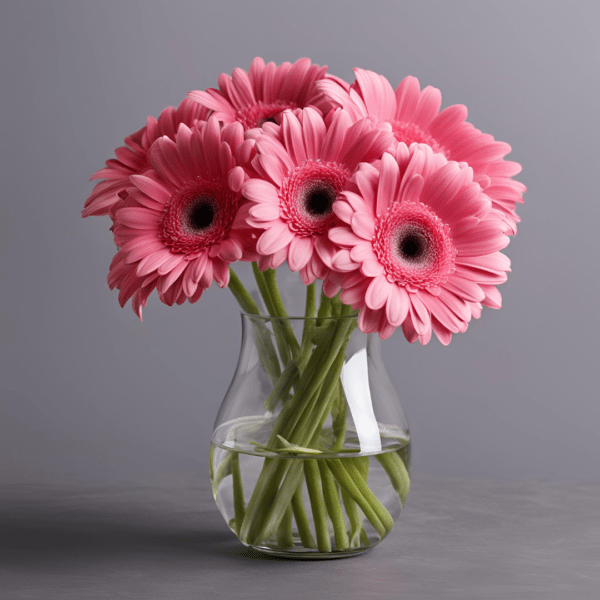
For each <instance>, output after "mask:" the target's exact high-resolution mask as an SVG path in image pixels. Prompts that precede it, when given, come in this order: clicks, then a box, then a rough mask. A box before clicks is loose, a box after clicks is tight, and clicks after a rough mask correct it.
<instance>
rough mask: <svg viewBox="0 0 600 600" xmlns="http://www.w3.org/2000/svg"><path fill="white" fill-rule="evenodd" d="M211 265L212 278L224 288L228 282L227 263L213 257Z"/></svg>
mask: <svg viewBox="0 0 600 600" xmlns="http://www.w3.org/2000/svg"><path fill="white" fill-rule="evenodd" d="M212 265H213V278H214V280H215V281H216V282H217V285H218V286H219V287H220V288H225V287H227V285H228V284H229V265H228V264H227V263H226V262H225V261H223V260H220V259H218V258H217V259H215V260H213V262H212Z"/></svg>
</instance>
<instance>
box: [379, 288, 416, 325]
mask: <svg viewBox="0 0 600 600" xmlns="http://www.w3.org/2000/svg"><path fill="white" fill-rule="evenodd" d="M409 309H410V299H409V297H408V292H407V291H406V290H405V289H404V288H403V287H401V286H397V285H395V286H393V289H392V291H391V293H390V296H389V298H388V300H387V304H386V305H385V310H386V316H387V319H388V321H389V322H390V324H391V325H393V326H394V327H399V326H400V325H402V323H403V322H404V320H405V319H406V316H407V315H408V311H409Z"/></svg>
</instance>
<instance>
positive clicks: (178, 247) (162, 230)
mask: <svg viewBox="0 0 600 600" xmlns="http://www.w3.org/2000/svg"><path fill="white" fill-rule="evenodd" d="M242 142H243V128H242V126H241V125H240V124H239V123H233V124H231V125H228V126H225V127H221V125H220V124H219V122H218V120H217V119H215V118H213V117H210V118H209V119H208V121H200V122H198V123H197V124H196V127H195V128H194V129H190V128H189V127H187V126H186V125H185V124H181V125H180V126H179V128H178V130H177V134H176V136H175V140H173V139H171V138H170V137H168V136H163V137H161V138H159V139H158V140H156V142H155V143H154V144H153V146H152V148H151V150H150V163H151V169H149V170H147V171H146V172H144V173H143V174H140V175H132V176H131V184H132V185H131V187H129V188H128V189H127V196H126V199H125V201H124V206H123V207H122V208H120V209H119V210H117V212H116V214H115V224H114V228H113V231H114V238H115V243H116V244H117V246H120V249H119V251H118V252H117V254H116V256H115V258H114V260H113V262H112V264H111V267H110V272H109V276H108V282H109V285H110V287H111V289H112V288H114V287H117V288H119V290H120V293H119V302H120V303H121V306H123V305H124V304H125V302H127V300H128V299H129V298H133V307H134V310H135V311H136V312H137V313H138V314H140V316H141V307H142V306H145V303H146V300H147V298H148V296H149V294H150V293H151V292H152V290H153V289H155V288H156V289H157V291H158V295H159V297H160V299H161V300H162V301H163V302H164V303H165V304H168V305H169V306H171V305H173V304H174V303H178V304H181V303H183V302H185V300H186V299H188V300H189V301H190V302H196V301H197V300H198V299H199V298H200V296H201V294H202V292H203V290H205V289H206V288H208V287H209V286H210V285H211V283H212V281H213V279H214V280H215V281H216V282H217V284H218V285H219V286H220V287H225V286H227V284H228V282H229V264H230V263H232V262H234V261H236V260H254V259H255V258H256V256H255V252H254V246H255V244H256V241H255V239H254V238H255V237H256V236H255V234H254V238H253V232H252V230H251V229H250V228H249V226H248V225H247V224H246V222H245V219H244V218H243V215H244V211H243V210H240V207H241V205H242V196H241V188H242V184H243V181H244V179H245V177H246V176H245V174H244V171H243V170H242V168H241V167H240V166H239V165H237V162H236V157H235V154H234V151H235V149H237V148H239V147H241V146H242Z"/></svg>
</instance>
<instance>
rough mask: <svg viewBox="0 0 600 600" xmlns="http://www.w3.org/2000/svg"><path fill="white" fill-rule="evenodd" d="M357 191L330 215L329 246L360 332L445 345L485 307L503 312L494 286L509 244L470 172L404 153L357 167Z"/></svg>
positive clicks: (423, 153)
mask: <svg viewBox="0 0 600 600" xmlns="http://www.w3.org/2000/svg"><path fill="white" fill-rule="evenodd" d="M353 183H354V184H355V186H354V189H353V190H351V191H344V192H342V194H341V195H340V199H339V200H338V201H337V202H336V203H335V204H334V206H333V210H334V212H335V214H336V215H337V217H338V218H339V219H340V221H341V222H342V223H343V225H342V226H340V227H334V228H332V229H331V230H330V231H329V238H330V239H331V240H332V241H333V242H335V243H336V244H337V245H338V247H340V248H341V250H339V251H338V252H337V253H336V254H335V256H334V257H333V260H332V263H333V267H334V268H335V269H337V270H339V271H341V272H342V273H344V274H343V275H342V276H341V277H340V278H339V286H338V289H337V290H336V289H332V288H331V287H330V288H329V289H326V290H325V291H326V293H328V294H329V295H333V293H336V292H337V291H338V290H339V287H341V288H342V289H343V291H342V293H341V300H342V302H344V303H345V304H348V305H350V306H352V308H354V309H360V314H359V325H360V328H361V329H362V330H363V331H365V332H367V333H371V332H374V331H379V335H380V337H381V338H383V339H385V338H387V337H389V336H390V335H391V334H392V333H393V331H394V329H395V328H396V327H399V326H402V329H403V331H404V335H405V336H406V338H407V339H408V340H409V341H410V342H414V341H416V340H417V339H419V340H420V341H421V343H423V344H426V343H427V342H428V341H429V339H430V337H431V332H432V330H433V332H434V333H435V334H436V335H437V337H438V338H439V339H440V341H441V342H442V343H443V344H448V343H449V342H450V338H451V336H452V333H458V332H462V331H465V330H466V328H467V324H468V322H469V321H470V319H471V317H472V316H475V317H478V316H479V314H480V311H481V305H482V304H484V305H487V306H491V307H495V308H499V307H500V303H501V298H500V294H499V292H498V290H497V289H496V288H495V287H494V286H496V285H497V284H500V283H502V282H504V281H505V280H506V271H508V270H510V262H509V260H508V259H507V258H506V256H504V255H503V254H501V253H500V252H499V250H501V249H502V248H504V247H505V246H506V245H507V244H508V242H509V238H508V237H507V236H506V235H505V230H506V228H507V225H506V223H504V221H503V220H502V219H501V217H500V215H499V214H498V213H497V212H496V211H495V210H494V209H493V208H492V203H491V201H490V200H489V198H488V197H487V196H486V195H485V194H484V193H483V192H482V190H481V187H480V186H479V184H477V183H474V182H473V169H472V168H471V167H469V166H467V165H466V164H465V163H457V162H455V161H448V160H447V159H446V158H445V157H444V156H443V155H442V154H439V153H438V154H435V153H434V152H433V151H432V149H431V147H430V146H428V145H425V144H412V145H411V146H410V148H408V147H407V146H406V144H404V143H400V144H398V147H397V149H396V151H395V153H394V154H391V153H385V154H384V155H383V159H382V160H381V161H379V162H378V163H377V164H376V165H366V164H365V165H360V168H359V170H358V172H357V173H356V175H355V177H354V178H353Z"/></svg>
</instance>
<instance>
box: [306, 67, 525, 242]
mask: <svg viewBox="0 0 600 600" xmlns="http://www.w3.org/2000/svg"><path fill="white" fill-rule="evenodd" d="M354 72H355V75H356V81H355V82H354V83H353V84H352V85H351V86H350V87H349V88H348V87H345V86H344V85H341V84H340V83H338V82H336V81H334V80H332V79H325V80H322V81H319V82H318V83H317V87H318V89H320V90H321V91H322V92H323V94H324V100H323V103H324V104H323V105H324V106H329V107H342V108H344V109H345V110H347V111H348V112H349V113H350V115H351V116H352V118H354V119H363V118H365V117H367V116H370V117H372V118H374V119H376V120H377V121H378V122H386V123H390V124H391V126H392V130H393V132H394V135H395V137H396V139H397V140H398V141H399V142H404V143H405V144H406V145H408V146H410V144H411V143H413V142H416V143H422V144H427V145H429V146H430V147H431V148H432V149H433V150H434V152H441V153H443V154H444V156H445V157H446V158H447V159H448V160H454V161H457V162H466V163H468V164H469V166H470V167H472V169H473V180H474V181H475V182H477V183H479V185H480V186H481V187H482V189H483V190H484V191H485V193H486V194H487V195H488V196H489V198H490V199H491V201H492V203H493V205H494V208H495V209H496V210H498V211H500V212H501V213H502V216H503V218H504V220H505V221H506V223H507V224H508V225H509V226H510V230H509V233H512V234H515V233H516V231H517V223H518V222H520V220H521V219H520V217H519V216H518V215H517V214H516V212H515V210H516V204H517V203H518V202H523V193H524V192H525V191H526V189H527V188H526V187H525V186H524V185H523V184H522V183H520V182H518V181H515V180H513V179H512V177H513V176H514V175H517V174H518V173H519V172H520V171H521V165H519V164H518V163H516V162H512V161H506V160H504V156H505V155H506V154H508V153H509V152H510V151H511V148H510V146H509V145H508V144H506V143H504V142H499V141H496V140H495V139H494V138H493V137H492V136H491V135H489V134H485V133H482V132H481V131H480V130H479V129H476V128H475V127H474V126H473V125H472V124H471V123H468V122H467V121H466V118H467V107H466V106H463V105H460V104H455V105H453V106H450V107H448V108H446V109H444V110H443V111H442V112H440V106H441V103H442V94H441V92H440V90H438V89H437V88H434V87H431V86H427V87H425V88H424V89H423V90H421V88H420V85H419V81H418V79H417V78H416V77H405V78H404V79H403V80H402V81H401V82H400V85H398V87H397V88H396V90H394V89H393V88H392V86H391V85H390V83H389V81H388V80H387V79H386V78H385V77H383V76H382V75H379V74H377V73H374V72H373V71H366V70H363V69H354Z"/></svg>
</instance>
